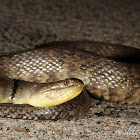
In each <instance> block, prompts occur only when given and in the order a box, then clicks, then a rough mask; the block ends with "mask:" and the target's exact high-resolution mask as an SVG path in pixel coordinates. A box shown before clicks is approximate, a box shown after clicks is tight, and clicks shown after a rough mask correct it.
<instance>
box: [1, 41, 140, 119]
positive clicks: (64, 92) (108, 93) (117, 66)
mask: <svg viewBox="0 0 140 140" xmlns="http://www.w3.org/2000/svg"><path fill="white" fill-rule="evenodd" d="M139 60H140V49H137V48H133V47H130V46H125V45H118V44H112V43H105V42H95V41H56V42H50V43H47V44H44V45H40V46H37V47H35V48H33V49H29V50H23V51H17V52H12V53H6V54H5V53H3V54H1V55H0V117H7V118H13V119H29V120H57V119H71V118H80V117H81V116H83V115H85V114H86V113H87V112H88V111H89V110H90V105H91V98H92V97H94V98H97V99H99V100H105V101H108V102H117V103H122V104H125V103H127V104H139V103H140V61H139ZM89 93H90V95H89ZM91 95H92V97H91Z"/></svg>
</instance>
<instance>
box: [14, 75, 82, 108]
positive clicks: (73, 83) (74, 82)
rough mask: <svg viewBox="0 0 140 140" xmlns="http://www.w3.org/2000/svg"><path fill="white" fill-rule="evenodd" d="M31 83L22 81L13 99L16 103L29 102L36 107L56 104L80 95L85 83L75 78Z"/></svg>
mask: <svg viewBox="0 0 140 140" xmlns="http://www.w3.org/2000/svg"><path fill="white" fill-rule="evenodd" d="M31 84H32V83H26V82H24V83H23V84H22V83H21V87H20V86H19V89H18V90H17V93H16V96H15V98H14V100H13V103H14V104H29V105H31V106H34V107H51V106H56V105H59V104H62V103H64V102H67V101H69V100H71V99H73V98H75V97H76V96H78V95H79V94H80V93H81V92H82V90H83V87H84V83H83V82H82V81H81V80H79V79H75V78H70V79H65V80H62V81H58V82H54V83H47V84H34V85H31ZM24 87H26V88H25V90H24ZM21 89H22V90H21Z"/></svg>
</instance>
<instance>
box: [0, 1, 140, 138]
mask: <svg viewBox="0 0 140 140" xmlns="http://www.w3.org/2000/svg"><path fill="white" fill-rule="evenodd" d="M139 6H140V1H138V0H133V1H132V0H123V1H121V0H118V1H114V0H108V1H103V0H77V1H75V0H61V1H58V0H53V1H50V0H41V1H39V0H20V1H19V0H13V1H10V0H0V52H1V53H3V52H9V51H15V50H23V49H29V48H33V47H35V46H39V45H41V44H44V43H47V42H50V41H57V40H95V41H100V42H102V41H105V42H111V43H116V44H124V45H129V46H133V47H137V48H140V16H139V15H140V12H139V11H140V9H139V8H140V7H139ZM0 139H1V140H19V139H20V140H26V139H29V140H93V139H96V140H100V139H102V140H104V139H106V140H109V139H111V140H122V139H123V140H138V139H140V105H137V106H135V105H129V106H128V105H118V104H110V103H106V102H103V101H98V100H94V101H93V106H92V107H91V109H90V111H89V113H88V114H87V115H86V116H85V117H83V118H81V119H79V120H69V121H68V120H58V121H32V120H13V119H6V118H0Z"/></svg>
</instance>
